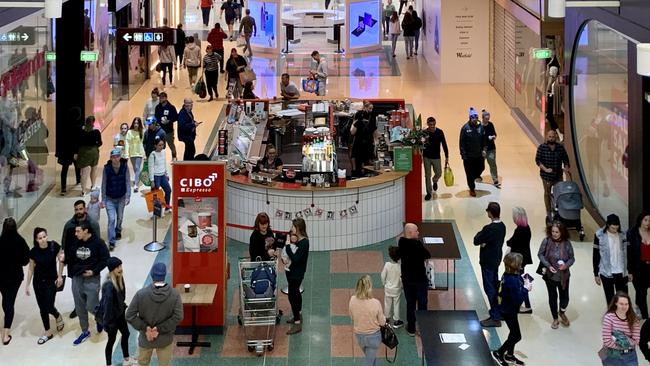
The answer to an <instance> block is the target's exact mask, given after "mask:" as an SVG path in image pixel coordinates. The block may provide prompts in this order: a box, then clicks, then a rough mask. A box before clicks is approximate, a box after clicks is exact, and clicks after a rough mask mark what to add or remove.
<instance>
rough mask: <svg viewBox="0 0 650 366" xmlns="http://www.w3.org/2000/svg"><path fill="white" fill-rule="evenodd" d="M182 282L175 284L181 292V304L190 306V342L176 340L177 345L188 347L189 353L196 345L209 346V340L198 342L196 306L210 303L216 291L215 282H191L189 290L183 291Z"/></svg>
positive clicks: (191, 352)
mask: <svg viewBox="0 0 650 366" xmlns="http://www.w3.org/2000/svg"><path fill="white" fill-rule="evenodd" d="M184 286H185V284H184V283H179V284H177V285H176V290H177V291H178V292H179V293H180V294H181V302H183V305H190V306H192V340H191V341H190V342H176V345H177V346H178V347H189V348H190V349H189V354H193V353H194V348H196V347H210V346H211V344H210V342H199V341H198V340H199V332H198V327H197V325H196V308H197V306H208V305H212V302H213V301H214V295H215V294H216V293H217V284H216V283H207V284H193V283H191V284H190V286H191V288H190V291H189V292H185V288H184Z"/></svg>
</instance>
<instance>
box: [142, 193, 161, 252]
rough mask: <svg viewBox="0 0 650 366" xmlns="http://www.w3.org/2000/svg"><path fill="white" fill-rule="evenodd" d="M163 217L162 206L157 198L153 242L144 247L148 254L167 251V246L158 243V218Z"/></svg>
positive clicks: (154, 204)
mask: <svg viewBox="0 0 650 366" xmlns="http://www.w3.org/2000/svg"><path fill="white" fill-rule="evenodd" d="M159 217H162V204H161V203H160V201H159V200H158V199H157V198H154V201H153V240H152V241H151V242H149V243H148V244H146V245H145V246H144V250H146V251H147V252H159V251H161V250H163V249H165V244H163V243H161V242H159V241H158V239H157V238H158V218H159Z"/></svg>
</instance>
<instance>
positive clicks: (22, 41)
mask: <svg viewBox="0 0 650 366" xmlns="http://www.w3.org/2000/svg"><path fill="white" fill-rule="evenodd" d="M33 44H36V35H35V32H34V27H22V26H21V27H18V28H16V29H14V30H11V31H9V32H4V33H0V45H13V46H31V45H33Z"/></svg>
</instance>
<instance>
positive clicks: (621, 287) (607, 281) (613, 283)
mask: <svg viewBox="0 0 650 366" xmlns="http://www.w3.org/2000/svg"><path fill="white" fill-rule="evenodd" d="M600 282H601V284H602V286H603V291H605V301H607V305H608V306H609V303H610V302H612V299H613V298H614V294H615V293H617V292H619V291H623V292H625V293H627V276H625V277H623V274H622V273H612V278H607V277H605V276H603V275H600Z"/></svg>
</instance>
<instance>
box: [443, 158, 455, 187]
mask: <svg viewBox="0 0 650 366" xmlns="http://www.w3.org/2000/svg"><path fill="white" fill-rule="evenodd" d="M444 177H445V185H446V186H447V187H451V186H453V185H454V172H453V171H451V167H450V166H449V163H447V164H445V173H444Z"/></svg>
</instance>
